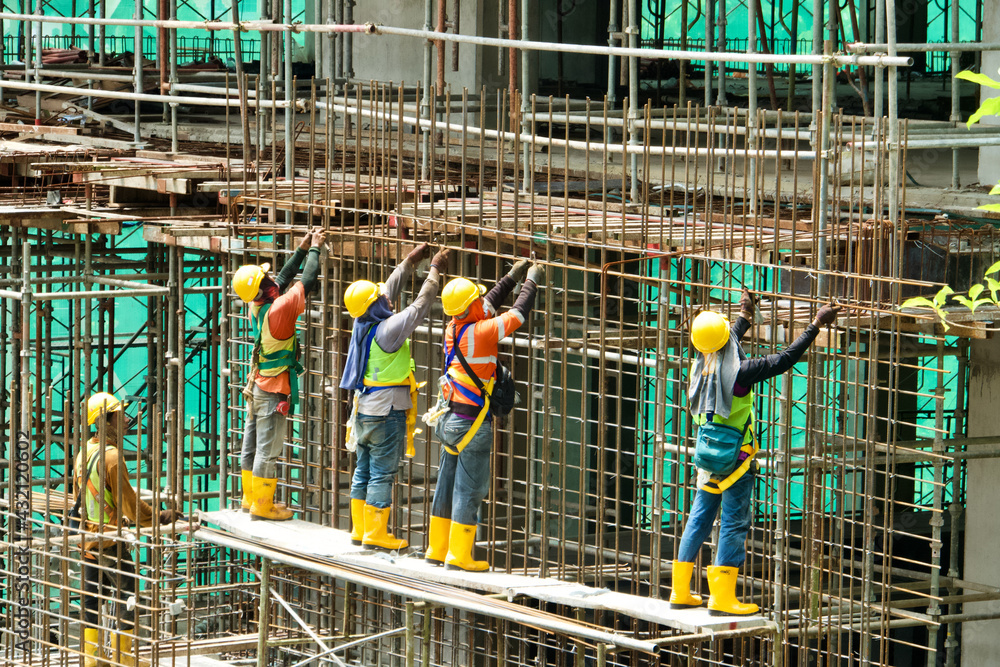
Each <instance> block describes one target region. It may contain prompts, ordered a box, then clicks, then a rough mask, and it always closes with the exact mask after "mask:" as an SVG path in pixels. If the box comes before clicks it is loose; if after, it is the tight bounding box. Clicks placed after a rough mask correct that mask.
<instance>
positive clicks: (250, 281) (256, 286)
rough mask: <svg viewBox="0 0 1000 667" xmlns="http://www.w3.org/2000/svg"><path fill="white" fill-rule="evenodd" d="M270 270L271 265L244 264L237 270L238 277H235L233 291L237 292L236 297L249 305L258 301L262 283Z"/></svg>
mask: <svg viewBox="0 0 1000 667" xmlns="http://www.w3.org/2000/svg"><path fill="white" fill-rule="evenodd" d="M270 268H271V265H270V264H267V263H266V262H265V263H264V264H261V265H260V266H257V265H256V264H244V265H243V266H241V267H240V268H238V269H236V275H235V276H233V289H234V290H236V296H238V297H240V298H241V299H243V300H244V301H246V302H247V303H250V302H251V301H253V300H254V299H256V298H257V294H258V292H260V283H261V281H262V280H264V276H266V275H267V271H268V269H270Z"/></svg>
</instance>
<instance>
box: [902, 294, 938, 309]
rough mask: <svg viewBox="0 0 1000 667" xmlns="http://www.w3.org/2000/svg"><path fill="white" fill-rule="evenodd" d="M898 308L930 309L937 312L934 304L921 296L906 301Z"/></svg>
mask: <svg viewBox="0 0 1000 667" xmlns="http://www.w3.org/2000/svg"><path fill="white" fill-rule="evenodd" d="M899 307H900V308H930V309H931V310H937V307H936V306H935V305H934V302H933V301H931V300H930V299H928V298H926V297H923V296H915V297H913V298H912V299H907V300H906V301H904V302H903V303H902V304H900V306H899Z"/></svg>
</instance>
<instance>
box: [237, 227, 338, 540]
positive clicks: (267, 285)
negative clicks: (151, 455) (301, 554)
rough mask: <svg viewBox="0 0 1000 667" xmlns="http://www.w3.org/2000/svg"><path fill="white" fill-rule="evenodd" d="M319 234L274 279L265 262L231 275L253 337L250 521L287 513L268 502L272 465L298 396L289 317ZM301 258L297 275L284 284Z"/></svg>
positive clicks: (309, 278) (246, 434)
mask: <svg viewBox="0 0 1000 667" xmlns="http://www.w3.org/2000/svg"><path fill="white" fill-rule="evenodd" d="M323 239H324V232H323V230H321V229H316V230H314V231H312V232H310V233H308V234H306V235H305V236H304V237H302V241H301V242H300V243H299V246H298V248H296V250H295V253H294V254H293V255H292V257H291V259H289V260H288V261H287V262H285V265H284V266H283V267H282V268H281V271H280V272H279V273H278V276H277V278H275V279H273V280H272V279H271V277H270V276H269V275H268V270H269V269H270V265H269V264H262V265H260V266H257V265H256V264H248V265H245V266H241V267H240V268H239V269H237V271H236V275H235V276H233V289H234V290H235V291H236V294H237V295H238V296H239V297H240V298H241V299H242V300H243V301H244V302H246V303H249V304H251V306H250V326H251V330H252V332H253V336H254V347H253V358H252V363H251V368H250V374H249V376H248V378H247V386H246V388H245V389H244V390H243V395H244V396H245V397H246V399H247V418H246V422H245V425H244V429H243V451H242V456H241V462H240V463H241V468H242V480H243V502H242V504H241V508H242V510H243V511H244V512H250V519H251V520H253V521H257V520H266V519H270V520H273V521H285V520H287V519H291V518H292V511H291V510H289V509H288V508H286V507H285V506H284V505H282V504H279V503H275V502H274V492H275V488H276V487H277V483H278V480H277V477H278V474H277V473H278V466H277V463H276V460H277V458H278V456H279V455H280V454H281V448H282V446H283V445H284V442H285V422H286V419H287V416H288V413H289V412H290V411H294V409H295V406H296V405H297V404H298V400H299V374H300V373H301V372H302V366H301V364H300V363H299V343H298V339H297V337H296V335H295V321H296V320H297V319H298V317H299V315H301V314H302V313H304V312H305V309H306V296H307V295H308V294H309V293H310V292H311V291H312V290H313V288H314V287H315V286H316V283H317V279H318V277H319V269H320V264H319V251H320V248H321V247H322V245H323ZM303 260H304V261H305V267H304V268H303V269H302V279H301V280H300V281H299V282H297V283H295V284H294V285H292V286H291V287H289V285H290V284H291V282H292V280H293V279H294V278H295V274H296V273H298V271H299V267H300V266H302V263H303Z"/></svg>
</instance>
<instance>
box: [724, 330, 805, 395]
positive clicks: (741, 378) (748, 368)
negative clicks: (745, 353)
mask: <svg viewBox="0 0 1000 667" xmlns="http://www.w3.org/2000/svg"><path fill="white" fill-rule="evenodd" d="M732 326H733V333H734V334H735V335H736V339H737V340H742V339H743V336H744V335H746V332H747V331H749V330H750V322H749V321H748V320H746V319H745V318H743V317H738V318H736V322H734V323H733V325H732ZM818 334H819V327H817V326H816V325H815V324H812V323H810V324H809V326H807V327H806V330H805V331H803V332H802V334H800V335H799V337H798V338H796V339H795V340H794V341H793V342H792V343H791V345H789V346H788V347H786V348H785V349H783V350H782V351H781V352H777V353H775V354H768V355H765V356H763V357H754V358H752V359H743V360H742V361H741V362H740V370H739V372H738V373H737V374H736V381H735V382H734V383H733V386H734V391H733V394H734V395H735V396H746V395H747V394H749V393H750V389H751V388H752V387H753V385H755V384H757V383H758V382H765V381H767V380H770V379H771V378H773V377H777V376H778V375H781V374H782V373H784V372H786V371H788V370H789V369H790V368H791V367H792V366H794V365H795V364H797V363H798V362H799V359H801V358H802V355H803V354H805V352H806V350H808V349H809V346H810V345H812V343H813V341H814V340H816V336H817V335H818Z"/></svg>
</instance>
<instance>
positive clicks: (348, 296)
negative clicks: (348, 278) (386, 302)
mask: <svg viewBox="0 0 1000 667" xmlns="http://www.w3.org/2000/svg"><path fill="white" fill-rule="evenodd" d="M384 290H385V283H378V284H375V283H373V282H372V281H370V280H355V281H354V282H353V283H351V286H350V287H348V288H347V291H346V292H344V305H345V306H347V312H348V314H349V315H350V316H351V317H353V318H354V319H357V318H359V317H361V316H362V315H364V314H365V313H366V312H367V311H368V307H369V306H370V305H372V304H373V303H375V302H376V301H377V300H378V298H379V296H381V295H382V293H383V291H384Z"/></svg>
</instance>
